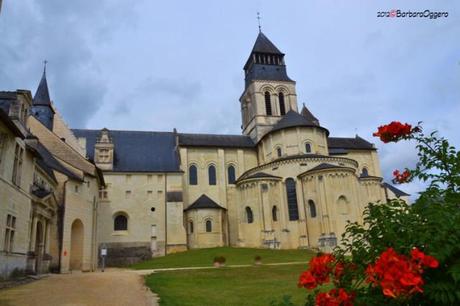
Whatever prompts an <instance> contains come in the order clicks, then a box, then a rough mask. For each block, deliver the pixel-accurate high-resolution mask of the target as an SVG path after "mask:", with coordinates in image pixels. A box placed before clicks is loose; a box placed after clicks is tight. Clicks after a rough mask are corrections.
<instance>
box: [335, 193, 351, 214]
mask: <svg viewBox="0 0 460 306" xmlns="http://www.w3.org/2000/svg"><path fill="white" fill-rule="evenodd" d="M337 210H338V212H339V214H341V215H346V214H348V201H347V198H346V197H345V196H340V197H339V198H338V199H337Z"/></svg>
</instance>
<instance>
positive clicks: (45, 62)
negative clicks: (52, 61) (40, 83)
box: [43, 60, 48, 73]
mask: <svg viewBox="0 0 460 306" xmlns="http://www.w3.org/2000/svg"><path fill="white" fill-rule="evenodd" d="M46 64H48V61H47V60H44V61H43V73H46Z"/></svg>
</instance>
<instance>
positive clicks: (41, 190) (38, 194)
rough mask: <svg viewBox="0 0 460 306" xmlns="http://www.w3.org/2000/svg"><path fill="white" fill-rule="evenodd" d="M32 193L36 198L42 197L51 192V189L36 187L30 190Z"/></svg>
mask: <svg viewBox="0 0 460 306" xmlns="http://www.w3.org/2000/svg"><path fill="white" fill-rule="evenodd" d="M32 194H33V195H35V196H36V197H37V198H40V199H43V198H44V197H46V196H47V195H49V194H51V191H48V190H46V189H44V188H37V189H33V190H32Z"/></svg>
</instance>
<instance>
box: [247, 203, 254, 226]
mask: <svg viewBox="0 0 460 306" xmlns="http://www.w3.org/2000/svg"><path fill="white" fill-rule="evenodd" d="M246 221H247V222H248V223H253V222H254V215H253V214H252V209H251V207H249V206H246Z"/></svg>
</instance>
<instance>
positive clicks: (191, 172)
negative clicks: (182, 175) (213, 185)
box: [188, 165, 198, 185]
mask: <svg viewBox="0 0 460 306" xmlns="http://www.w3.org/2000/svg"><path fill="white" fill-rule="evenodd" d="M188 183H189V184H190V185H198V170H197V168H196V166H195V165H191V166H190V167H189V168H188Z"/></svg>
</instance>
